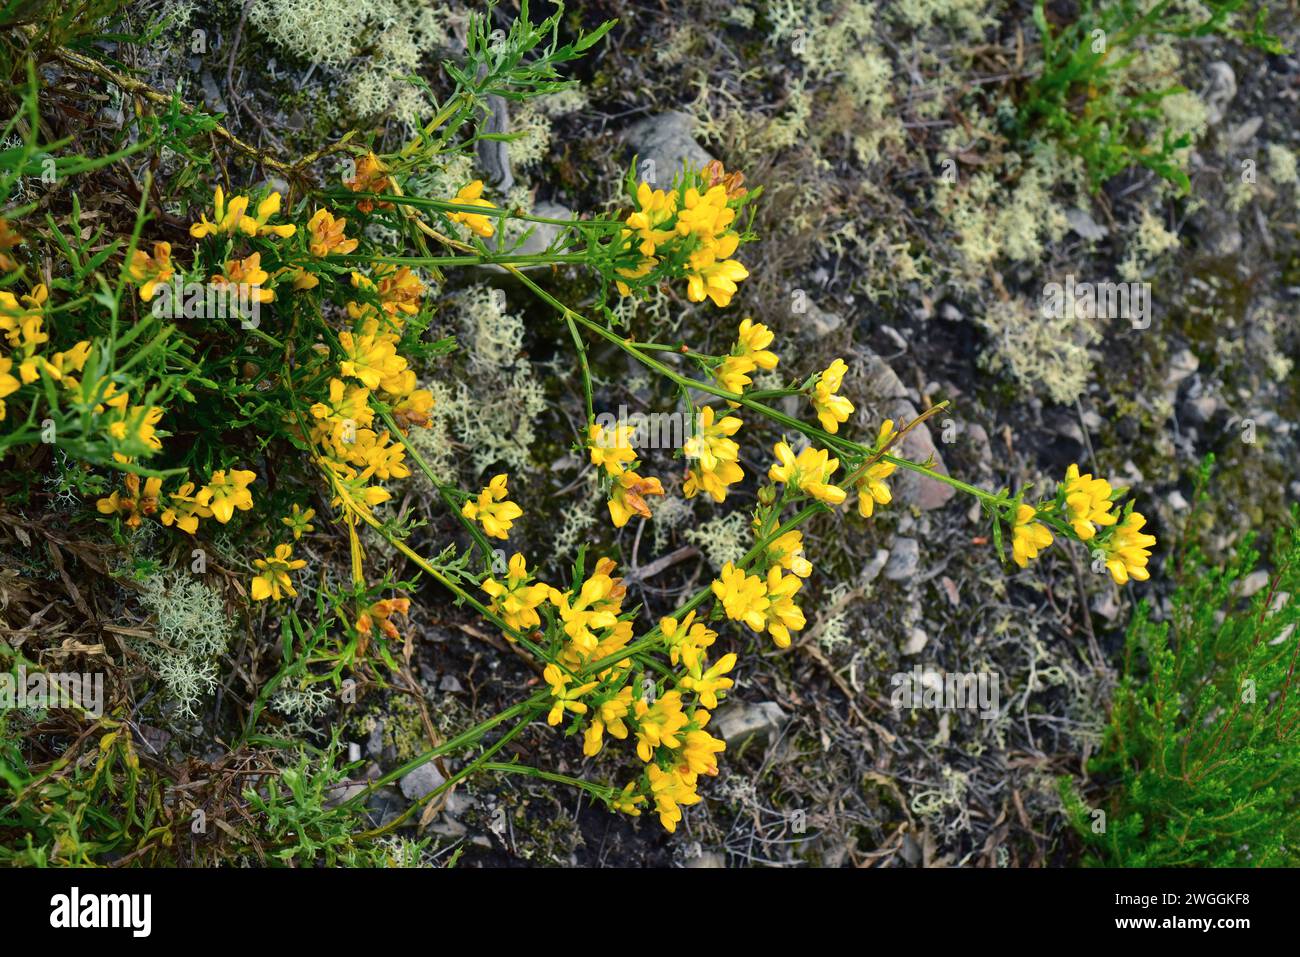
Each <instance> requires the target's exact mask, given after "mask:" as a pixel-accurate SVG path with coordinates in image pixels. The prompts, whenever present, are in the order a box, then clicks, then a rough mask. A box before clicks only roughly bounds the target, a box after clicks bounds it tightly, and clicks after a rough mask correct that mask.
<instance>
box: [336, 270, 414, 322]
mask: <svg viewBox="0 0 1300 957" xmlns="http://www.w3.org/2000/svg"><path fill="white" fill-rule="evenodd" d="M352 275H353V277H354V280H355V277H356V275H357V274H356V273H353V274H352ZM375 276H376V277H377V278H378V279H379V284H378V285H377V286H376V287H375V291H376V292H377V293H378V294H379V299H380V302H381V303H382V305H383V309H384V312H386V313H388V314H389V315H390V316H396V315H397V314H398V313H399V312H400V313H403V314H405V315H408V316H413V315H415V314H416V313H417V312H419V311H420V297H421V296H423V295H424V284H423V283H422V282H420V277H419V276H417V275H416V274H415V273H413V272H411V269H410V267H409V266H403V267H401V268H400V269H398V268H397V267H396V266H394V265H392V264H391V263H379V264H377V265H376V266H375Z"/></svg>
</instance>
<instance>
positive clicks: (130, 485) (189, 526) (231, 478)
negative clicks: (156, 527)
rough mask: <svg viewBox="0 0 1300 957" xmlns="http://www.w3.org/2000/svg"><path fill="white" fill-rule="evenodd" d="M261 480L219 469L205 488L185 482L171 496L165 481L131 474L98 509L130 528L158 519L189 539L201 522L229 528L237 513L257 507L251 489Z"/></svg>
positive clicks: (247, 473) (242, 471)
mask: <svg viewBox="0 0 1300 957" xmlns="http://www.w3.org/2000/svg"><path fill="white" fill-rule="evenodd" d="M256 479H257V473H255V472H253V471H252V470H250V469H218V470H217V471H215V472H213V473H212V475H211V477H210V478H209V479H208V481H207V482H206V483H205V484H203V485H195V483H194V482H191V481H189V480H185V481H182V482H180V483H179V484H178V485H177V487H176V489H175V490H174V491H172V492H170V493H166V492H164V491H163V487H162V479H160V478H146V479H145V480H144V484H143V487H142V486H141V483H140V476H139V475H136V474H135V473H134V472H128V473H127V474H126V477H125V478H124V479H123V486H124V487H123V488H122V489H118V490H115V491H113V492H112V493H111V494H110V495H108V496H106V497H104V498H101V499H99V500H98V501H97V502H96V503H95V508H96V509H97V510H98V511H99V513H100V514H101V515H116V516H117V517H118V518H120V519H121V520H122V523H123V524H124V525H126V526H127V527H128V528H138V527H139V525H140V523H141V521H142V520H143V519H145V518H149V517H152V516H154V515H157V516H158V521H160V522H162V524H163V525H166V526H168V527H170V526H172V525H175V526H176V527H177V528H178V529H180V530H181V531H182V532H185V533H187V534H189V535H193V534H195V533H196V532H197V531H198V530H199V520H200V519H205V518H212V519H215V520H216V521H217V523H218V524H221V525H225V524H226V523H227V522H229V521H230V520H231V519H232V518H234V515H235V512H237V511H239V512H247V511H248V510H249V509H251V508H252V507H253V493H252V490H251V489H250V488H249V486H251V485H252V484H253V482H254V481H256Z"/></svg>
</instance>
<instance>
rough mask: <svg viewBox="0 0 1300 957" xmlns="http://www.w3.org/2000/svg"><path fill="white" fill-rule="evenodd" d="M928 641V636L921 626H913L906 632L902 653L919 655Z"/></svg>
mask: <svg viewBox="0 0 1300 957" xmlns="http://www.w3.org/2000/svg"><path fill="white" fill-rule="evenodd" d="M929 643H930V636H929V635H927V634H926V633H925V630H924V629H922V628H913V629H912V630H911V631H910V632H908V634H907V641H906V642H905V643H904V644H903V654H905V655H919V654H920V653H921V652H923V651H924V650H925V646H926V645H928V644H929Z"/></svg>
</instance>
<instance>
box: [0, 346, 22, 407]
mask: <svg viewBox="0 0 1300 957" xmlns="http://www.w3.org/2000/svg"><path fill="white" fill-rule="evenodd" d="M13 366H14V361H13V360H12V359H10V358H8V357H7V356H0V422H3V421H4V418H5V411H6V410H5V403H4V399H5V396H8V395H13V394H14V393H15V392H17V391H18V390H19V389H20V388H22V383H21V382H19V381H18V379H17V378H15V377H14V376H13V375H12V374H11V373H10V371H9V370H10V369H12V368H13Z"/></svg>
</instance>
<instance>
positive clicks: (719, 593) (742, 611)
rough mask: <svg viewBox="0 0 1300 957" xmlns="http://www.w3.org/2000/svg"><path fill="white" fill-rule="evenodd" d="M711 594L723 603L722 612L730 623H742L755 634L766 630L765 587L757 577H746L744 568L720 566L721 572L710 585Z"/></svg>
mask: <svg viewBox="0 0 1300 957" xmlns="http://www.w3.org/2000/svg"><path fill="white" fill-rule="evenodd" d="M711 587H712V590H713V595H714V597H716V598H717V599H718V601H720V602H722V609H723V611H725V612H726V613H727V617H728V618H730V619H731V620H732V621H743V622H744V623H745V624H747V625H748V626H749V627H750V628H752V629H753V630H754V631H760V632H761V631H763V630H764V629H765V628H766V627H767V609H768V604H769V602H768V600H767V586H766V585H765V584H763V579H761V578H759V577H758V576H757V575H747V574H745V570H744V569H743V568H737V567H735V566H734V565H733V564H732V563H731V562H727V564H725V565H723V566H722V572H721V574H720V575H719V576H718V578H717V580H716V581H714V583H713V585H712V586H711Z"/></svg>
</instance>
